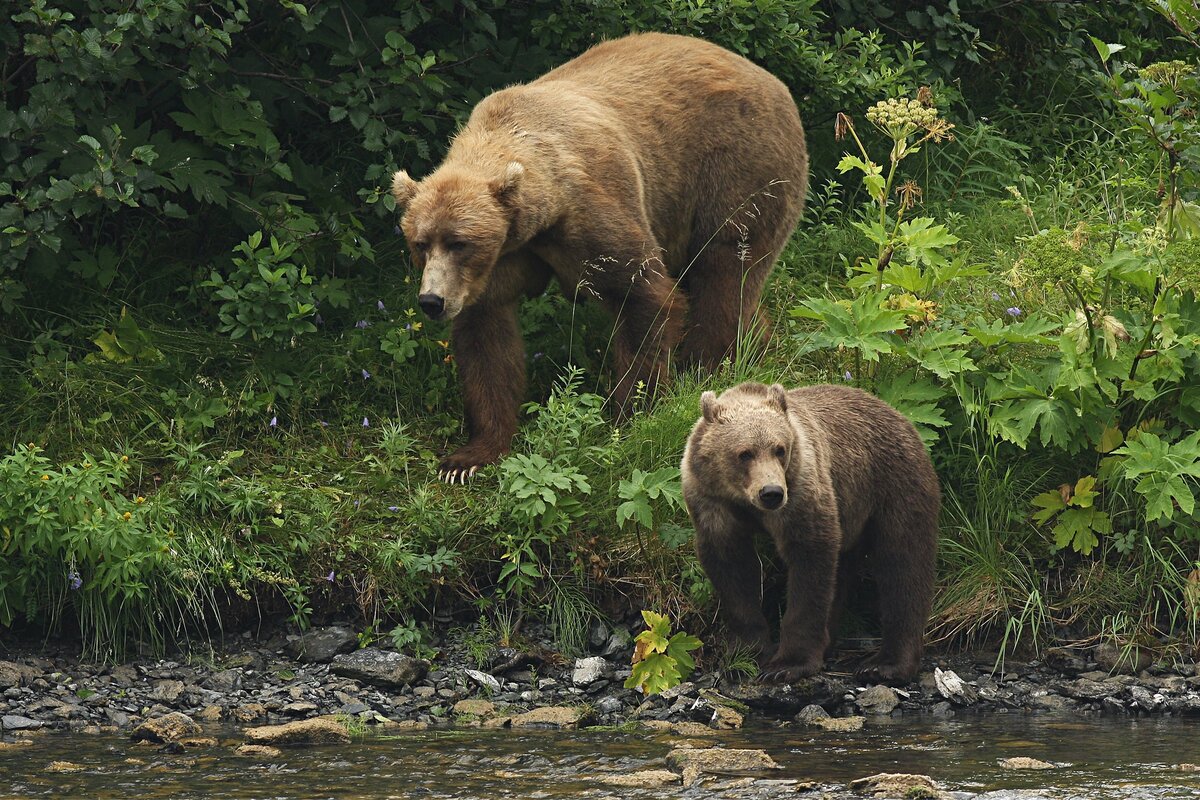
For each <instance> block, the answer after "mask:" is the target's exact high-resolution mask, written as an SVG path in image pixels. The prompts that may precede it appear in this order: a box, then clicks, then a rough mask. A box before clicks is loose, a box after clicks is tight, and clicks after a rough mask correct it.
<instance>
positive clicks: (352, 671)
mask: <svg viewBox="0 0 1200 800" xmlns="http://www.w3.org/2000/svg"><path fill="white" fill-rule="evenodd" d="M330 670H331V671H332V672H333V673H334V674H335V675H341V676H342V677H344V678H354V679H355V680H360V681H363V682H364V683H370V684H374V685H376V686H384V687H388V688H399V687H402V686H408V685H411V684H414V683H417V682H418V681H420V680H421V679H423V678H424V677H425V676H426V675H427V674H428V673H429V662H428V661H425V660H423V659H420V658H412V657H410V656H406V655H403V654H401V653H394V652H392V651H390V650H380V649H378V648H375V647H367V648H363V649H362V650H359V651H357V652H354V653H348V654H345V655H339V656H335V657H334V659H333V664H332V666H331V667H330Z"/></svg>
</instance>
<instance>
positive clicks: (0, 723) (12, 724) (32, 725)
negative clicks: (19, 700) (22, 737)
mask: <svg viewBox="0 0 1200 800" xmlns="http://www.w3.org/2000/svg"><path fill="white" fill-rule="evenodd" d="M42 724H43V723H41V722H38V721H37V720H36V719H30V718H29V717H23V716H21V715H20V714H5V715H4V716H3V717H0V731H30V730H35V729H37V728H40V727H42Z"/></svg>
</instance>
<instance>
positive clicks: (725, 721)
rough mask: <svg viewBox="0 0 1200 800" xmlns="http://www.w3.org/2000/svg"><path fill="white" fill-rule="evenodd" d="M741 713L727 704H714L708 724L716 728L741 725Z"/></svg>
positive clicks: (721, 728) (733, 727)
mask: <svg viewBox="0 0 1200 800" xmlns="http://www.w3.org/2000/svg"><path fill="white" fill-rule="evenodd" d="M742 722H743V718H742V715H741V714H739V713H738V712H736V711H734V710H733V709H732V708H730V707H729V706H722V705H714V706H713V712H712V719H711V720H710V721H709V723H708V724H709V725H710V726H712V727H714V728H717V729H718V730H733V729H735V728H740V727H742Z"/></svg>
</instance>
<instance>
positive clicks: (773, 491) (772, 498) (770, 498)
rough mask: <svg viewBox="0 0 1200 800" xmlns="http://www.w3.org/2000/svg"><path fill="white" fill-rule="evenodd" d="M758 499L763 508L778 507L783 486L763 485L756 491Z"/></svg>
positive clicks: (781, 503)
mask: <svg viewBox="0 0 1200 800" xmlns="http://www.w3.org/2000/svg"><path fill="white" fill-rule="evenodd" d="M758 501H759V502H760V503H762V504H763V506H764V507H765V508H779V507H780V506H781V505H783V487H782V486H775V485H771V486H764V487H763V488H762V489H760V490H759V492H758Z"/></svg>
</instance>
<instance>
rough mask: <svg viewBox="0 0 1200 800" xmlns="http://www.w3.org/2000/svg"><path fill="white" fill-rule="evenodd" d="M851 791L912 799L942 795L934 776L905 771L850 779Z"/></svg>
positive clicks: (874, 795)
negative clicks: (912, 773)
mask: <svg viewBox="0 0 1200 800" xmlns="http://www.w3.org/2000/svg"><path fill="white" fill-rule="evenodd" d="M850 791H852V792H857V793H858V794H865V795H869V796H871V797H904V798H912V800H923V799H924V798H940V797H942V793H941V792H940V791H939V790H938V788H937V784H935V783H934V782H933V778H930V777H929V776H928V775H911V774H908V773H903V772H880V773H879V774H877V775H869V776H867V777H866V778H857V779H855V780H852V781H850Z"/></svg>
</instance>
